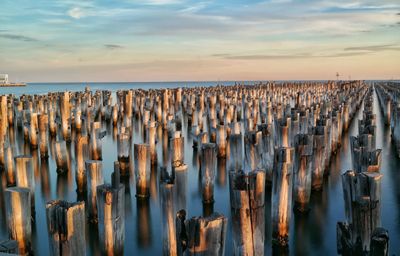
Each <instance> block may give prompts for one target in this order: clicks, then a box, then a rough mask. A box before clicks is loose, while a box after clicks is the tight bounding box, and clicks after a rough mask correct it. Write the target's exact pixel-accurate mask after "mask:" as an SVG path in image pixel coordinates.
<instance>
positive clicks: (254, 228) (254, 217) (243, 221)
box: [230, 170, 265, 255]
mask: <svg viewBox="0 0 400 256" xmlns="http://www.w3.org/2000/svg"><path fill="white" fill-rule="evenodd" d="M230 179H232V180H233V182H231V186H233V188H231V191H232V193H231V211H232V222H233V224H232V225H233V232H232V233H233V242H234V255H264V240H265V224H264V222H265V214H264V211H265V207H264V204H265V172H264V171H263V170H256V171H252V172H249V173H247V174H246V173H244V172H239V173H234V172H231V173H230Z"/></svg>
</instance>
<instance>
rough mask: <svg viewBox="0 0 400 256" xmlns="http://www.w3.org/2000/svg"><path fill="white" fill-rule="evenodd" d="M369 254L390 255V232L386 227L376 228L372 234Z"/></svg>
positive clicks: (372, 255) (377, 255) (374, 255)
mask: <svg viewBox="0 0 400 256" xmlns="http://www.w3.org/2000/svg"><path fill="white" fill-rule="evenodd" d="M369 254H370V255H371V256H388V255H389V232H388V231H387V230H386V229H384V228H376V229H375V230H374V232H373V233H372V236H371V245H370V251H369Z"/></svg>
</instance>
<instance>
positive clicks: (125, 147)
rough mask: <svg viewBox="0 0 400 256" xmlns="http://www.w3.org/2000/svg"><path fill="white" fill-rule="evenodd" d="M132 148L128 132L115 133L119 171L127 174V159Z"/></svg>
mask: <svg viewBox="0 0 400 256" xmlns="http://www.w3.org/2000/svg"><path fill="white" fill-rule="evenodd" d="M131 150H132V138H131V137H130V135H129V133H126V132H123V133H119V134H118V135H117V151H118V161H119V162H120V169H121V173H122V174H123V175H124V176H129V175H127V173H128V174H129V161H130V156H131Z"/></svg>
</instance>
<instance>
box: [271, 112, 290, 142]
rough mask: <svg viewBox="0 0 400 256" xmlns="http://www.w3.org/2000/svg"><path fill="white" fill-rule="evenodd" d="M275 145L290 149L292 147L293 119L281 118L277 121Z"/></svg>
mask: <svg viewBox="0 0 400 256" xmlns="http://www.w3.org/2000/svg"><path fill="white" fill-rule="evenodd" d="M274 135H275V145H276V146H278V147H289V146H290V145H291V141H290V138H291V119H290V117H288V118H281V119H276V120H275V134H274Z"/></svg>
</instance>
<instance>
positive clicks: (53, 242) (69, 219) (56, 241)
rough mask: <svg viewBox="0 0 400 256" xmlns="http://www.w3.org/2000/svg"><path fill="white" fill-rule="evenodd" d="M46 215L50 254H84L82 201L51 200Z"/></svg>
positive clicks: (83, 208)
mask: <svg viewBox="0 0 400 256" xmlns="http://www.w3.org/2000/svg"><path fill="white" fill-rule="evenodd" d="M46 217H47V228H48V232H49V237H50V254H51V255H58V256H65V255H70V256H81V255H82V256H83V255H86V236H85V203H84V202H77V203H68V202H66V201H61V200H56V201H51V202H49V203H47V204H46Z"/></svg>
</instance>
